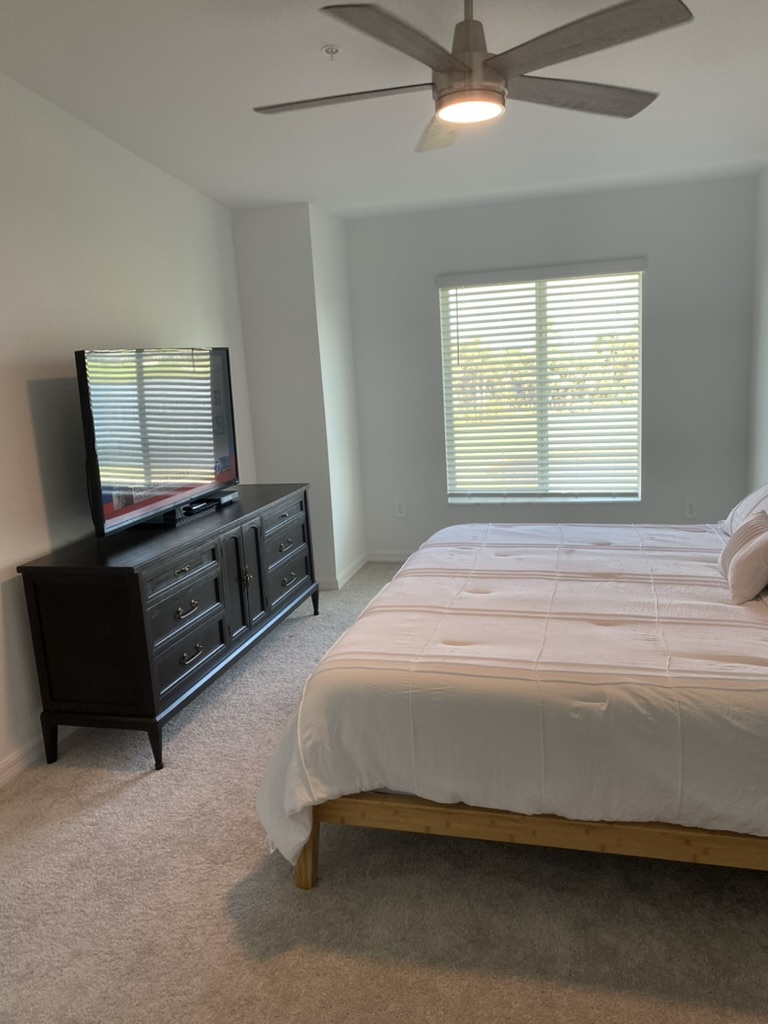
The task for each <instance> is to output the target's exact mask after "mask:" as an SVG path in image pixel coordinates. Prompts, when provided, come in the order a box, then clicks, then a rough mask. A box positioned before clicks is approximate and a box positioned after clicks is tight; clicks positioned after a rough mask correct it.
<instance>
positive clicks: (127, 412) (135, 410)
mask: <svg viewBox="0 0 768 1024" xmlns="http://www.w3.org/2000/svg"><path fill="white" fill-rule="evenodd" d="M94 356H96V358H94ZM217 373H220V370H219V368H218V363H215V364H214V362H213V361H212V360H211V354H210V352H208V351H206V350H204V349H200V350H189V349H179V350H178V351H169V350H167V349H163V350H158V351H157V353H156V354H154V353H152V352H151V351H150V350H147V349H145V350H143V351H142V352H141V353H137V352H126V351H113V352H109V351H104V352H99V353H90V356H89V362H88V385H89V390H90V397H91V409H92V414H93V423H94V432H95V441H96V450H97V452H98V458H99V469H100V473H101V486H102V489H104V490H110V489H112V488H118V489H119V488H121V487H131V488H133V489H134V490H135V489H137V488H146V489H147V490H148V491H149V492H152V491H155V490H164V489H165V487H167V486H171V487H174V486H178V485H185V484H189V485H194V484H197V483H204V482H206V481H209V480H213V479H214V477H215V473H216V462H217V458H219V457H223V456H226V455H227V454H228V453H227V451H226V450H221V451H217V445H216V441H217V439H218V440H219V441H220V442H222V443H223V445H224V448H225V449H226V445H227V438H226V431H225V430H224V429H223V421H222V417H221V410H220V406H221V387H222V381H220V380H217V379H216V376H217ZM135 497H137V498H138V495H135Z"/></svg>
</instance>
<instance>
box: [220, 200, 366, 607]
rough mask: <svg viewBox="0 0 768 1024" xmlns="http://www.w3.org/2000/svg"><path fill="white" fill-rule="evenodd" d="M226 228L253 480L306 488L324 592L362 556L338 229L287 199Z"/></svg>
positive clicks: (244, 214) (239, 216) (240, 215)
mask: <svg viewBox="0 0 768 1024" xmlns="http://www.w3.org/2000/svg"><path fill="white" fill-rule="evenodd" d="M234 234H235V250H236V254H237V272H238V280H239V282H240V302H241V309H242V316H243V334H244V338H245V348H246V358H247V364H248V380H249V387H250V393H251V402H252V415H253V430H254V446H255V451H256V466H257V471H258V475H259V479H260V480H265V481H273V482H279V481H285V482H290V481H293V482H307V483H309V484H310V485H311V490H310V493H309V501H310V511H311V517H312V539H313V544H314V552H315V570H316V574H317V577H318V582H319V583H320V586H321V587H323V588H324V589H332V588H335V587H337V586H338V585H339V583H340V582H343V581H344V579H346V578H347V577H348V576H349V574H350V572H352V571H354V569H355V568H356V567H357V566H358V565H360V564H361V562H362V561H364V560H365V546H364V532H363V523H362V520H363V515H362V490H361V484H360V467H359V452H358V448H357V426H356V418H357V411H356V407H355V396H354V391H353V387H352V369H351V343H350V339H349V318H348V310H347V306H346V296H347V282H346V261H345V258H344V257H345V253H344V245H343V238H342V237H341V235H342V229H341V225H340V224H339V223H338V222H337V221H336V220H335V219H334V218H333V217H331V216H330V215H326V214H323V213H322V212H321V211H312V210H311V208H310V207H309V206H308V205H307V204H305V203H289V204H285V205H281V206H272V207H263V208H258V209H250V210H240V211H238V212H236V213H235V214H234Z"/></svg>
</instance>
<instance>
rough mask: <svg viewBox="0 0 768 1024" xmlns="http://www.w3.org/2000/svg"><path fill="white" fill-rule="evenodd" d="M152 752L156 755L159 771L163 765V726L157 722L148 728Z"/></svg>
mask: <svg viewBox="0 0 768 1024" xmlns="http://www.w3.org/2000/svg"><path fill="white" fill-rule="evenodd" d="M147 735H148V736H149V742H150V745H151V747H152V753H153V754H154V755H155V768H156V770H157V771H160V769H161V768H162V767H163V727H162V726H161V725H158V724H157V723H155V724H154V725H150V726H149V728H148V729H147Z"/></svg>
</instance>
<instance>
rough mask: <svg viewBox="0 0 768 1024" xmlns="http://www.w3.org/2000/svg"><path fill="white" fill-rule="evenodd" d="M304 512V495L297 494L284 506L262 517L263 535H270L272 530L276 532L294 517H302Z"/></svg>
mask: <svg viewBox="0 0 768 1024" xmlns="http://www.w3.org/2000/svg"><path fill="white" fill-rule="evenodd" d="M305 512H306V502H305V500H304V495H303V494H299V495H297V496H296V498H294V500H293V501H288V502H286V503H285V504H284V505H279V506H278V507H277V508H275V509H272V510H271V511H270V512H268V513H267V515H265V516H264V533H270V532H271V531H272V530H276V529H277V528H278V527H280V526H283V525H284V524H285V523H286V522H287V521H288V520H289V519H293V518H294V516H299V515H304V513H305Z"/></svg>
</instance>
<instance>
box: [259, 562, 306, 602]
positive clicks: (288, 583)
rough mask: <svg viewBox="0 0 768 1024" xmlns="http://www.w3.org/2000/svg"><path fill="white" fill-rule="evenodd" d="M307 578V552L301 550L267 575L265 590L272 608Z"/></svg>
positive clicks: (298, 587)
mask: <svg viewBox="0 0 768 1024" xmlns="http://www.w3.org/2000/svg"><path fill="white" fill-rule="evenodd" d="M308 579H309V552H308V551H306V550H305V551H303V552H302V553H301V554H299V555H296V557H295V558H292V559H291V560H290V562H285V563H284V564H283V565H281V566H280V568H279V569H277V570H276V571H275V572H271V573H270V574H269V576H268V577H267V591H268V594H269V603H270V605H271V607H272V608H274V607H275V606H276V605H278V604H279V603H280V602H281V601H283V600H284V599H285V598H287V597H288V595H289V594H291V593H292V592H293V591H294V590H297V589H300V585H301V584H302V583H306V581H307V580H308Z"/></svg>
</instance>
